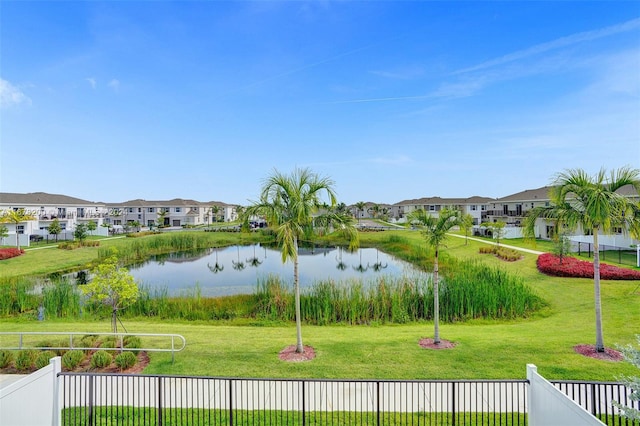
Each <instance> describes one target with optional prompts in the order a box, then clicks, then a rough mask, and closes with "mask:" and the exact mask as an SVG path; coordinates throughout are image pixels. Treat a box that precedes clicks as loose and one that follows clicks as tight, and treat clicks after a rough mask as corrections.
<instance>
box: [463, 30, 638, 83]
mask: <svg viewBox="0 0 640 426" xmlns="http://www.w3.org/2000/svg"><path fill="white" fill-rule="evenodd" d="M638 28H640V18H637V19H632V20H630V21H627V22H623V23H621V24H616V25H612V26H609V27H605V28H600V29H598V30H593V31H585V32H581V33H576V34H572V35H569V36H566V37H561V38H558V39H555V40H552V41H550V42H547V43H541V44H537V45H535V46H532V47H529V48H527V49H523V50H519V51H517V52H513V53H509V54H507V55H504V56H501V57H499V58H495V59H491V60H489V61H485V62H483V63H481V64H478V65H474V66H472V67H468V68H464V69H461V70H458V71H456V72H455V73H454V74H463V73H467V72H471V71H478V70H482V69H486V68H491V67H494V66H497V65H503V64H506V63H509V62H513V61H518V60H521V59H525V58H528V57H530V56H534V55H538V54H540V53H544V52H548V51H550V50H554V49H559V48H562V47H568V46H572V45H574V44H578V43H582V42H585V41H592V40H597V39H599V38H603V37H607V36H610V35H614V34H619V33H624V32H628V31H633V30H636V29H638Z"/></svg>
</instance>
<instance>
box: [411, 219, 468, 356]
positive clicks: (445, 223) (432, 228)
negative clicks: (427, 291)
mask: <svg viewBox="0 0 640 426" xmlns="http://www.w3.org/2000/svg"><path fill="white" fill-rule="evenodd" d="M407 221H408V223H409V224H415V225H418V226H419V227H420V228H421V229H422V234H423V235H424V238H425V241H426V242H427V245H428V246H430V247H432V248H433V249H434V251H435V254H434V260H433V327H434V331H433V343H435V344H436V345H438V344H440V295H439V278H438V254H439V250H440V247H444V240H445V238H446V237H447V232H449V231H450V230H451V228H453V227H454V226H456V225H459V223H460V212H459V211H458V210H450V209H442V210H440V214H439V215H438V217H437V218H436V217H434V216H431V215H430V214H429V213H428V212H426V211H424V210H423V209H417V210H414V211H412V212H411V213H409V215H408V216H407Z"/></svg>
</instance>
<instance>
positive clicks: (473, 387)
mask: <svg viewBox="0 0 640 426" xmlns="http://www.w3.org/2000/svg"><path fill="white" fill-rule="evenodd" d="M60 378H61V382H60V392H61V394H62V405H63V407H62V408H63V410H62V418H61V420H62V421H61V424H63V425H99V424H111V425H151V424H152V425H169V424H170V425H340V426H345V425H468V424H474V425H526V424H527V414H526V413H527V407H526V401H527V381H526V380H475V381H466V380H451V381H446V380H443V381H440V380H433V381H384V380H306V379H239V378H211V377H174V376H147V375H144V376H143V375H118V374H91V373H60Z"/></svg>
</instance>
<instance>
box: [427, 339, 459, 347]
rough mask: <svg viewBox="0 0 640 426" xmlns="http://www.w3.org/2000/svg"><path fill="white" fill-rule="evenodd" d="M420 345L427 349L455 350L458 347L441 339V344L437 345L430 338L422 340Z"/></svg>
mask: <svg viewBox="0 0 640 426" xmlns="http://www.w3.org/2000/svg"><path fill="white" fill-rule="evenodd" d="M418 344H419V345H420V347H422V348H425V349H451V348H455V346H456V344H455V343H453V342H451V341H449V340H444V339H440V343H438V344H436V343H434V342H433V339H430V338H424V339H420V341H419V342H418Z"/></svg>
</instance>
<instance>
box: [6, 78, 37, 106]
mask: <svg viewBox="0 0 640 426" xmlns="http://www.w3.org/2000/svg"><path fill="white" fill-rule="evenodd" d="M20 104H26V105H31V99H30V98H29V97H28V96H27V95H25V94H24V93H23V92H22V90H20V89H19V88H18V87H16V86H14V85H12V84H11V83H9V82H8V81H7V80H4V79H2V78H0V106H1V107H3V108H9V107H12V106H14V105H20Z"/></svg>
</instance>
